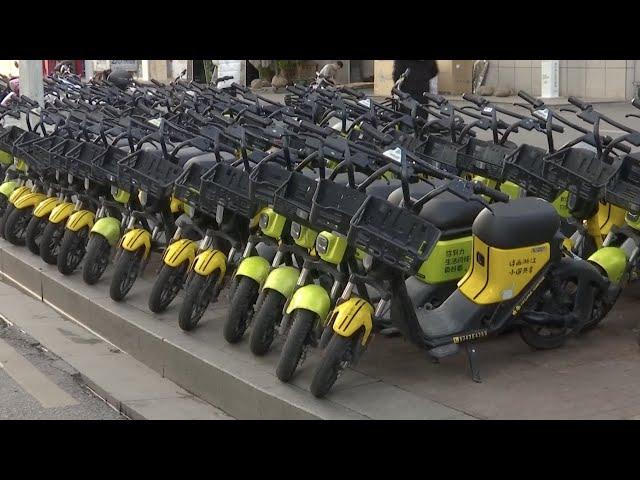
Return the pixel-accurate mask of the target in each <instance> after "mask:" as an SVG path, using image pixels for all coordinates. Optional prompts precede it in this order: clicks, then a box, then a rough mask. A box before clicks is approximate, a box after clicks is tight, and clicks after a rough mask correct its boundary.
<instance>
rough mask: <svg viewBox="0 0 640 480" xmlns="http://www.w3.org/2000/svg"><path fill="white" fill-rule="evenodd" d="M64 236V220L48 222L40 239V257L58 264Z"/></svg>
mask: <svg viewBox="0 0 640 480" xmlns="http://www.w3.org/2000/svg"><path fill="white" fill-rule="evenodd" d="M63 236H64V222H60V223H52V222H47V226H46V227H44V231H43V232H42V238H41V239H40V258H42V260H44V261H45V263H48V264H49V265H57V263H58V252H60V243H61V242H62V237H63Z"/></svg>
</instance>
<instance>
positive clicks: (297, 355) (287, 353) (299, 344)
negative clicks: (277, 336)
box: [276, 309, 316, 382]
mask: <svg viewBox="0 0 640 480" xmlns="http://www.w3.org/2000/svg"><path fill="white" fill-rule="evenodd" d="M315 321H316V314H315V313H313V312H311V311H309V310H302V309H300V310H296V311H295V312H293V323H292V325H291V329H290V330H289V334H288V335H287V339H286V340H285V342H284V346H283V347H282V352H281V353H280V360H279V361H278V366H277V367H276V375H277V377H278V378H279V379H280V380H281V381H283V382H288V381H289V380H291V377H293V374H294V373H295V371H296V369H297V368H298V365H299V364H300V363H301V360H302V355H303V354H304V353H305V350H306V349H307V348H309V335H311V331H312V330H313V325H314V323H315Z"/></svg>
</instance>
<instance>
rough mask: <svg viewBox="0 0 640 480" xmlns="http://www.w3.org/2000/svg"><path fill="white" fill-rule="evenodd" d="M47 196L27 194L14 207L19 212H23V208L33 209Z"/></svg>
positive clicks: (33, 193)
mask: <svg viewBox="0 0 640 480" xmlns="http://www.w3.org/2000/svg"><path fill="white" fill-rule="evenodd" d="M45 198H47V196H46V195H45V194H44V193H35V192H32V193H27V194H26V195H22V196H21V197H20V198H18V199H17V200H16V201H15V202H14V203H13V206H14V207H16V208H17V209H18V210H22V209H23V208H31V207H35V206H36V205H38V204H39V203H40V202H41V201H43V200H44V199H45Z"/></svg>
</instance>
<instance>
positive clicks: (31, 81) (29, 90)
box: [20, 60, 44, 105]
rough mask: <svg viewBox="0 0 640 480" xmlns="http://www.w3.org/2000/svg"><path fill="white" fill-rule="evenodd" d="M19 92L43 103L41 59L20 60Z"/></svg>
mask: <svg viewBox="0 0 640 480" xmlns="http://www.w3.org/2000/svg"><path fill="white" fill-rule="evenodd" d="M20 94H21V95H26V96H27V97H29V98H30V99H31V100H35V101H36V102H38V103H39V104H40V105H43V103H44V86H43V81H42V60H20Z"/></svg>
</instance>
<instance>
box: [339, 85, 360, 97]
mask: <svg viewBox="0 0 640 480" xmlns="http://www.w3.org/2000/svg"><path fill="white" fill-rule="evenodd" d="M340 90H342V91H343V92H344V93H348V94H349V95H351V96H352V97H356V98H364V97H366V95H365V94H364V93H362V92H359V91H358V90H354V89H353V88H349V87H340Z"/></svg>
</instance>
